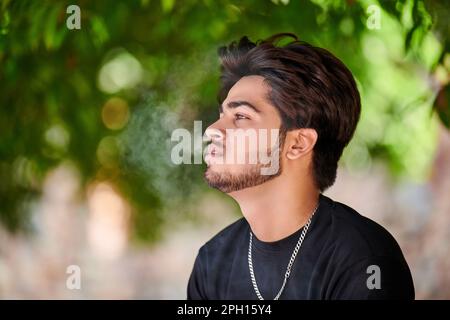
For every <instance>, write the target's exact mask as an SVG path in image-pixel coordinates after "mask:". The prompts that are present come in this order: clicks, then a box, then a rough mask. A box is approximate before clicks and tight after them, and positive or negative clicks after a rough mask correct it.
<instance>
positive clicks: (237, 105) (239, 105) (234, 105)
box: [219, 100, 261, 113]
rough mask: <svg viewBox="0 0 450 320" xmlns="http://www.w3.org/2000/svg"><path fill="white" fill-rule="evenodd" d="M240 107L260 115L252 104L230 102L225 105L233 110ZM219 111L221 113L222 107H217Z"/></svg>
mask: <svg viewBox="0 0 450 320" xmlns="http://www.w3.org/2000/svg"><path fill="white" fill-rule="evenodd" d="M241 106H247V107H249V108H251V109H253V111H255V112H256V113H261V111H260V110H259V109H258V108H257V107H255V106H254V105H253V104H251V103H250V102H248V101H245V100H238V101H230V102H228V103H227V107H228V108H230V109H234V108H237V107H241ZM219 111H220V112H223V105H219Z"/></svg>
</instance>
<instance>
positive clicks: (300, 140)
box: [286, 128, 318, 160]
mask: <svg viewBox="0 0 450 320" xmlns="http://www.w3.org/2000/svg"><path fill="white" fill-rule="evenodd" d="M317 138H318V135H317V131H316V130H314V129H311V128H302V129H296V130H292V131H289V132H288V133H287V136H286V148H287V150H286V157H287V158H288V159H290V160H295V159H298V158H301V157H303V156H305V155H306V154H308V153H309V152H311V151H312V149H313V148H314V145H315V144H316V142H317Z"/></svg>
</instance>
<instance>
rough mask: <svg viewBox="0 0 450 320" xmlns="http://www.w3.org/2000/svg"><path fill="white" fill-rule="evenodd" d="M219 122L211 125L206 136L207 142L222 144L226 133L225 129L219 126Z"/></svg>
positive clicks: (206, 131)
mask: <svg viewBox="0 0 450 320" xmlns="http://www.w3.org/2000/svg"><path fill="white" fill-rule="evenodd" d="M219 121H220V119H219V120H217V121H216V122H214V123H213V124H211V125H210V126H209V127H208V128H207V129H206V130H205V135H204V137H203V138H204V140H205V141H212V142H216V143H217V142H221V141H222V140H223V138H224V131H225V129H223V128H221V127H220V126H219Z"/></svg>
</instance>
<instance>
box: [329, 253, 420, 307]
mask: <svg viewBox="0 0 450 320" xmlns="http://www.w3.org/2000/svg"><path fill="white" fill-rule="evenodd" d="M405 265H406V262H404V261H399V260H397V259H393V258H386V257H375V258H369V259H363V260H360V261H358V262H355V263H353V264H352V265H350V266H349V267H347V268H346V269H345V270H344V271H343V272H342V273H341V275H340V276H339V277H338V279H336V281H335V285H334V287H333V290H332V294H331V296H330V298H331V299H339V300H340V299H355V300H414V295H415V294H414V284H413V281H412V277H411V273H410V271H409V268H408V267H407V266H405Z"/></svg>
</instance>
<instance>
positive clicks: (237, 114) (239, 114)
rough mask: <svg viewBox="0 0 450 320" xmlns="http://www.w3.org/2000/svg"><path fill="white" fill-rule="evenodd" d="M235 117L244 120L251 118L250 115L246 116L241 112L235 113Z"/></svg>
mask: <svg viewBox="0 0 450 320" xmlns="http://www.w3.org/2000/svg"><path fill="white" fill-rule="evenodd" d="M234 117H235V119H236V120H244V119H247V120H250V118H249V117H247V116H244V115H243V114H241V113H236V114H235V115H234Z"/></svg>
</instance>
